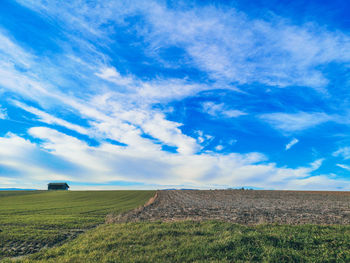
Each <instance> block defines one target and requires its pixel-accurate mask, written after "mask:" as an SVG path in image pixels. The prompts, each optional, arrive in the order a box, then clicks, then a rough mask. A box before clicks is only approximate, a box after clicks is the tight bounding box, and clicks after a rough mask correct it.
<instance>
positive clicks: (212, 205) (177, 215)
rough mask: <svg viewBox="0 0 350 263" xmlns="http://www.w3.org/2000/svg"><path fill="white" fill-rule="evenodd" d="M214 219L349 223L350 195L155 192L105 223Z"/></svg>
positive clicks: (240, 221) (240, 191) (335, 193)
mask: <svg viewBox="0 0 350 263" xmlns="http://www.w3.org/2000/svg"><path fill="white" fill-rule="evenodd" d="M186 219H191V220H208V219H217V220H223V221H229V222H234V223H239V224H262V223H277V224H349V223H350V192H321V191H260V190H206V191H197V190H167V191H158V192H157V196H156V198H155V199H154V200H151V202H149V203H148V204H147V205H145V206H144V207H142V208H139V209H136V210H133V211H130V212H128V213H126V214H123V215H119V216H112V215H110V216H108V217H107V222H125V221H127V222H129V221H131V222H134V221H159V220H161V221H177V220H186Z"/></svg>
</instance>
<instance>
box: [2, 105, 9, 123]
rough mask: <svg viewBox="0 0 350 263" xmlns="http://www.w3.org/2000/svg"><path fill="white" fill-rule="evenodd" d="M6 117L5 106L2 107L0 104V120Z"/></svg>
mask: <svg viewBox="0 0 350 263" xmlns="http://www.w3.org/2000/svg"><path fill="white" fill-rule="evenodd" d="M7 118H8V116H7V111H6V109H5V108H2V107H1V105H0V120H6V119H7Z"/></svg>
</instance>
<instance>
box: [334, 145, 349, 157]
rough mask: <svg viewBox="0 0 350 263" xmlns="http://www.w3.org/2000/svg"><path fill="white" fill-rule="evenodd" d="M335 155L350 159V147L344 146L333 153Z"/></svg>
mask: <svg viewBox="0 0 350 263" xmlns="http://www.w3.org/2000/svg"><path fill="white" fill-rule="evenodd" d="M333 156H336V157H337V156H340V157H342V158H344V159H345V160H348V159H350V147H342V148H340V149H338V150H337V151H335V152H334V153H333Z"/></svg>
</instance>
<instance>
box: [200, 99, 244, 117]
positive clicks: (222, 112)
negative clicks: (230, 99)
mask: <svg viewBox="0 0 350 263" xmlns="http://www.w3.org/2000/svg"><path fill="white" fill-rule="evenodd" d="M203 111H204V112H206V113H208V114H209V115H211V116H213V117H220V116H221V117H226V118H235V117H239V116H242V115H246V114H247V113H245V112H244V111H241V110H234V109H227V107H225V104H224V103H219V104H216V103H214V102H205V103H203Z"/></svg>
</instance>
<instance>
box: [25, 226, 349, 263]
mask: <svg viewBox="0 0 350 263" xmlns="http://www.w3.org/2000/svg"><path fill="white" fill-rule="evenodd" d="M19 262H110V263H111V262H350V226H317V225H299V226H291V225H258V226H242V225H237V224H232V223H225V222H218V221H204V222H193V221H183V222H175V223H161V222H153V223H122V224H110V225H102V226H99V227H98V228H96V229H93V230H90V231H88V232H86V233H84V234H82V235H80V236H79V237H78V238H77V239H75V240H72V241H70V242H68V243H66V244H64V245H63V246H60V247H55V248H51V249H48V250H43V251H41V252H39V253H37V254H33V255H31V256H30V257H29V258H26V259H23V260H20V261H19Z"/></svg>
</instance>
